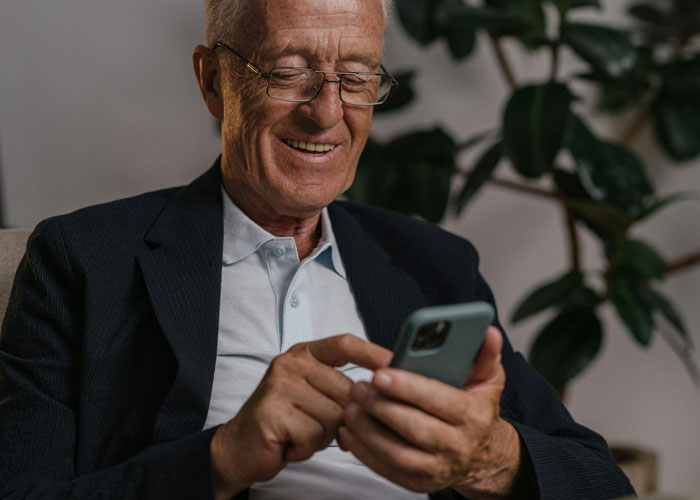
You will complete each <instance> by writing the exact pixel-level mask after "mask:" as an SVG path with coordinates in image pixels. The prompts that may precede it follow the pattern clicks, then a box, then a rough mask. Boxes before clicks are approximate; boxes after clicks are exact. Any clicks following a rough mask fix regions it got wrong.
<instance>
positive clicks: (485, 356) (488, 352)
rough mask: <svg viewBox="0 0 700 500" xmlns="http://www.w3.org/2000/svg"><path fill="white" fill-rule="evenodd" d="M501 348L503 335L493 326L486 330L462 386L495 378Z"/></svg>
mask: <svg viewBox="0 0 700 500" xmlns="http://www.w3.org/2000/svg"><path fill="white" fill-rule="evenodd" d="M502 348H503V335H501V332H500V331H499V330H498V328H496V327H495V326H490V327H489V328H488V330H486V337H485V338H484V343H483V344H482V345H481V350H480V351H479V354H477V356H476V359H475V360H474V364H473V365H472V367H471V370H470V371H469V376H468V377H467V381H466V382H465V384H464V387H465V388H467V387H470V386H473V385H477V384H482V383H484V382H488V381H490V380H492V379H495V378H497V377H498V376H499V375H500V374H501V373H502V370H501V349H502Z"/></svg>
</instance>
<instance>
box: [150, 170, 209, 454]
mask: <svg viewBox="0 0 700 500" xmlns="http://www.w3.org/2000/svg"><path fill="white" fill-rule="evenodd" d="M219 169H220V163H219V161H218V160H217V162H216V164H215V165H214V166H213V167H212V168H211V169H209V170H208V171H207V172H206V173H205V174H204V175H202V176H201V177H199V178H198V179H197V180H195V181H194V182H193V183H192V184H190V185H189V186H187V187H186V188H184V189H183V190H182V191H180V192H178V193H177V194H176V195H175V196H174V197H173V198H172V199H171V200H170V202H169V203H168V205H167V206H166V207H165V209H164V210H163V212H161V214H160V215H159V216H158V218H157V219H156V221H155V222H154V224H153V225H152V226H151V228H150V230H149V231H148V233H147V235H146V241H147V242H148V243H149V245H150V246H151V248H152V249H151V250H149V251H147V252H145V253H143V254H141V255H139V256H138V262H139V265H140V267H141V271H142V273H143V278H144V281H145V283H146V287H147V289H148V293H149V296H150V299H151V303H152V306H153V310H154V311H155V314H156V317H157V318H158V322H159V324H160V327H161V328H162V330H163V332H164V334H165V336H166V338H167V340H168V342H169V343H170V346H171V348H172V350H173V352H174V354H175V358H176V360H177V376H176V378H175V381H174V383H173V386H172V388H171V390H170V392H169V393H168V395H167V397H166V399H165V401H164V402H163V404H162V406H161V409H160V413H159V414H158V417H157V420H156V425H155V432H154V440H155V441H156V442H159V441H165V440H170V439H174V438H177V437H180V436H183V435H186V434H189V433H191V432H195V431H198V430H201V429H202V426H203V425H204V421H205V419H206V414H207V409H208V405H209V397H210V393H211V386H212V381H213V378H214V366H215V363H216V345H217V335H218V323H219V299H220V297H219V294H220V289H221V253H222V248H223V215H222V205H221V191H220V184H221V174H220V170H219Z"/></svg>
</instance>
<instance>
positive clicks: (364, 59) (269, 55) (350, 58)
mask: <svg viewBox="0 0 700 500" xmlns="http://www.w3.org/2000/svg"><path fill="white" fill-rule="evenodd" d="M289 55H300V56H304V57H306V58H307V59H313V55H312V53H311V52H310V51H309V50H308V49H304V48H302V47H295V46H293V45H287V46H286V47H285V48H283V49H282V50H276V51H274V50H272V51H261V54H260V56H261V57H262V58H263V60H262V61H261V62H269V61H270V60H272V59H278V58H280V57H285V56H289ZM338 62H358V63H362V64H365V65H367V66H369V67H377V68H378V67H379V66H380V65H381V62H382V60H381V58H377V57H376V56H373V55H370V54H367V53H361V52H353V53H350V54H346V55H345V56H344V57H343V58H342V59H339V60H338Z"/></svg>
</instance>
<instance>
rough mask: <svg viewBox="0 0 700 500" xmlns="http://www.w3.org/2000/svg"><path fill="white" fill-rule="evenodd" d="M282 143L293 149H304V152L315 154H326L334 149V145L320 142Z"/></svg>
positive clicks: (294, 141)
mask: <svg viewBox="0 0 700 500" xmlns="http://www.w3.org/2000/svg"><path fill="white" fill-rule="evenodd" d="M284 142H286V143H287V144H288V145H289V146H292V147H293V148H296V149H304V150H306V151H313V152H316V153H327V152H328V151H332V150H333V149H335V145H334V144H322V143H320V142H310V141H309V142H307V141H298V140H296V139H285V140H284Z"/></svg>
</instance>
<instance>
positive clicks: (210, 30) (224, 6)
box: [206, 0, 393, 47]
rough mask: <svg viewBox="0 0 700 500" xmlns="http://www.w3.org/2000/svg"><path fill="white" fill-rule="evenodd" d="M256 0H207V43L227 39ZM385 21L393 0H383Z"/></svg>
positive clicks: (209, 44)
mask: <svg viewBox="0 0 700 500" xmlns="http://www.w3.org/2000/svg"><path fill="white" fill-rule="evenodd" d="M251 1H254V0H206V27H207V45H208V46H209V47H211V46H212V45H214V44H215V43H216V42H218V41H221V40H226V38H225V36H226V35H227V34H229V33H233V32H234V30H235V28H236V26H237V24H238V23H239V22H241V16H242V14H243V12H244V11H245V8H246V6H247V5H248V4H249V3H250V2H251ZM381 2H382V13H383V14H384V22H385V23H387V22H388V21H389V12H391V7H392V4H393V0H381Z"/></svg>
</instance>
